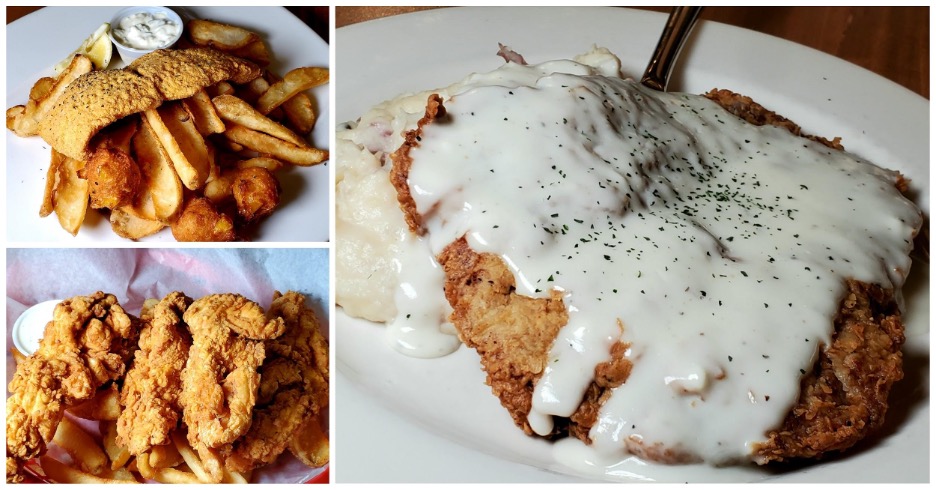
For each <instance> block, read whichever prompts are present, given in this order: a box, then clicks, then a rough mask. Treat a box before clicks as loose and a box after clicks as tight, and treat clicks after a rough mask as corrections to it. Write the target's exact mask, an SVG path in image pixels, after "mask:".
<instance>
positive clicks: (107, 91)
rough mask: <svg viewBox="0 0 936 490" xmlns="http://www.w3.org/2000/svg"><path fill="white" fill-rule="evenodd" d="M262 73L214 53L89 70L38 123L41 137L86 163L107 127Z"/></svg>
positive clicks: (161, 54) (162, 55) (176, 54)
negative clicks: (222, 83) (225, 82)
mask: <svg viewBox="0 0 936 490" xmlns="http://www.w3.org/2000/svg"><path fill="white" fill-rule="evenodd" d="M260 73H261V70H260V68H259V67H257V66H256V65H254V64H253V63H251V62H249V61H246V60H242V59H240V58H237V57H234V56H231V55H228V54H224V53H222V52H220V51H215V50H213V49H208V48H192V49H185V50H157V51H154V52H152V53H150V54H147V55H144V56H142V57H140V58H138V59H137V60H136V61H134V62H133V63H131V64H130V66H128V67H127V68H124V69H121V70H100V71H92V72H90V73H87V74H85V75H82V76H81V77H79V78H78V79H77V80H75V81H74V82H72V83H70V84H69V85H68V87H67V88H66V89H65V93H64V94H63V95H62V98H61V99H60V100H59V101H58V102H57V103H56V104H55V107H53V108H52V110H51V111H50V112H49V115H48V116H46V117H44V118H43V119H42V120H41V121H40V122H39V135H40V136H42V139H44V140H45V141H46V142H47V143H49V144H50V145H52V147H53V148H55V149H56V151H58V152H60V153H62V154H64V155H67V156H69V157H71V158H74V159H76V160H81V161H86V160H88V159H90V158H91V151H90V148H89V145H88V142H89V141H91V138H92V137H93V136H94V135H95V134H97V132H98V131H100V130H101V129H103V128H104V127H106V126H108V125H110V124H111V123H113V122H115V121H118V120H120V119H122V118H124V117H127V116H129V115H131V114H136V113H139V112H143V111H146V110H149V109H155V108H157V107H159V105H160V104H162V102H163V101H165V100H176V99H183V98H186V97H191V96H192V95H194V94H195V92H198V90H200V89H202V88H205V87H207V86H209V85H213V84H215V83H217V82H220V81H222V80H234V81H235V82H237V83H243V82H246V81H249V80H252V79H253V78H256V77H258V76H260Z"/></svg>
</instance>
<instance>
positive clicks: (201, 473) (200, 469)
mask: <svg viewBox="0 0 936 490" xmlns="http://www.w3.org/2000/svg"><path fill="white" fill-rule="evenodd" d="M171 436H172V442H173V444H175V447H176V449H177V450H178V451H179V454H181V455H182V459H184V460H185V464H187V465H188V467H189V469H191V470H192V473H194V474H195V475H196V476H197V477H198V479H199V481H201V482H202V483H219V482H220V481H221V478H220V475H219V478H218V479H214V478H212V475H210V474H209V473H208V470H207V469H206V468H205V465H204V464H202V461H201V459H199V458H198V455H197V454H195V451H194V450H193V449H192V447H191V446H189V444H188V441H186V440H185V436H183V435H182V434H181V433H180V432H178V431H176V432H173V433H172V435H171Z"/></svg>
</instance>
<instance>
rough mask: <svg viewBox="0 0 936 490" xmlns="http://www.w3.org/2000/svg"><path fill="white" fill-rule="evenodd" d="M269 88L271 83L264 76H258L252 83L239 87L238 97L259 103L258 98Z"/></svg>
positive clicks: (252, 102) (251, 102)
mask: <svg viewBox="0 0 936 490" xmlns="http://www.w3.org/2000/svg"><path fill="white" fill-rule="evenodd" d="M267 73H269V72H267ZM267 90H270V83H269V82H267V81H266V79H265V78H263V77H257V78H254V79H253V80H251V81H250V83H246V84H244V85H241V86H240V87H238V91H237V97H239V98H240V99H242V100H243V101H244V102H247V103H248V104H250V105H253V104H256V103H257V99H259V98H260V96H261V95H263V93H264V92H266V91H267Z"/></svg>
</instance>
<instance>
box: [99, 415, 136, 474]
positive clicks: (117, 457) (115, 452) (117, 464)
mask: <svg viewBox="0 0 936 490" xmlns="http://www.w3.org/2000/svg"><path fill="white" fill-rule="evenodd" d="M101 434H102V436H103V442H104V452H105V453H107V457H108V458H109V459H110V469H111V470H116V469H118V468H123V467H124V466H125V465H126V464H127V461H130V458H131V457H132V456H133V455H132V454H130V451H128V450H127V448H125V447H123V446H121V445H119V444H117V424H116V423H115V422H110V421H104V422H101Z"/></svg>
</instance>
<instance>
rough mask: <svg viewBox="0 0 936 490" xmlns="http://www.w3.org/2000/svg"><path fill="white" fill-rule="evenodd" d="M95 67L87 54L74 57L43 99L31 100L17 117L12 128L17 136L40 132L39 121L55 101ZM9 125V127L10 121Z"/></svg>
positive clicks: (32, 134)
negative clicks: (69, 86) (67, 88)
mask: <svg viewBox="0 0 936 490" xmlns="http://www.w3.org/2000/svg"><path fill="white" fill-rule="evenodd" d="M93 68H94V65H93V64H92V63H91V59H90V58H88V57H87V56H84V55H77V56H75V57H74V58H72V61H71V63H69V64H68V67H67V68H65V71H63V72H62V73H61V74H60V75H59V76H58V78H56V79H55V83H53V84H52V86H51V87H49V88H48V90H47V91H46V95H45V97H43V98H42V99H41V100H31V102H32V104H27V105H26V110H25V111H24V112H23V113H22V114H20V116H18V117H15V119H14V121H13V128H12V129H13V132H14V133H16V134H17V136H34V135H36V134H38V127H39V121H41V120H42V118H44V117H45V116H46V115H47V114H48V113H49V111H51V110H52V107H53V106H55V103H56V102H58V101H59V99H61V98H62V95H63V94H64V93H65V87H67V86H68V85H69V84H70V83H71V82H73V81H74V80H75V79H76V78H78V77H80V76H81V75H84V74H85V73H88V72H90V71H91V70H92V69H93ZM43 90H44V89H43ZM9 115H10V113H9V111H8V112H7V117H9ZM7 127H9V123H8V126H7Z"/></svg>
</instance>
